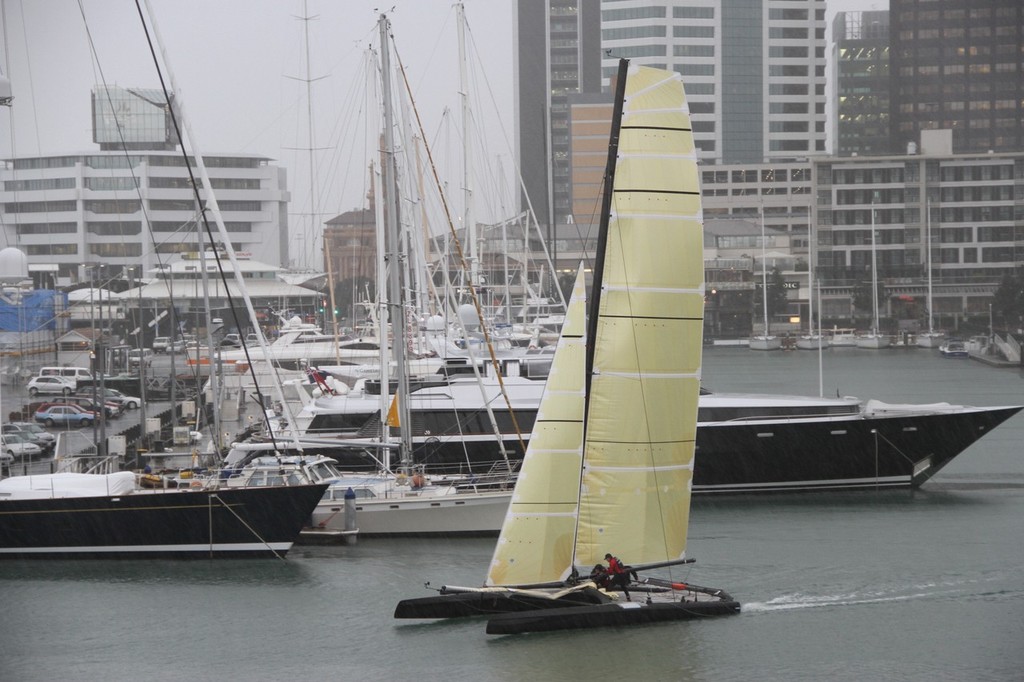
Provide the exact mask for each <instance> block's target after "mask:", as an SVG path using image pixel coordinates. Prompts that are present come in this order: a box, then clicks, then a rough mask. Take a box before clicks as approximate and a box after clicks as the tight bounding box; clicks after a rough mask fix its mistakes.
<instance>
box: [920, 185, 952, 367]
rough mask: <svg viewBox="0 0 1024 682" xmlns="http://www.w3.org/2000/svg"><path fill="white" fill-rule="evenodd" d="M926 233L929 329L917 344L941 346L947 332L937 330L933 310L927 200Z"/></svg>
mask: <svg viewBox="0 0 1024 682" xmlns="http://www.w3.org/2000/svg"><path fill="white" fill-rule="evenodd" d="M924 206H925V207H924V234H925V254H926V257H925V268H927V270H928V297H927V299H926V300H927V305H928V331H926V332H921V333H920V334H918V335H917V345H918V347H920V348H940V347H942V346H943V345H944V341H945V340H946V333H945V332H938V331H935V315H934V313H933V312H932V310H933V308H932V306H933V301H932V221H931V203H930V202H929V201H928V200H925V204H924Z"/></svg>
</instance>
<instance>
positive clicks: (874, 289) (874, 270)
mask: <svg viewBox="0 0 1024 682" xmlns="http://www.w3.org/2000/svg"><path fill="white" fill-rule="evenodd" d="M871 310H872V312H873V313H874V325H875V326H874V327H873V328H872V330H871V331H872V332H873V333H874V334H875V336H878V257H877V255H876V254H875V200H874V198H872V199H871Z"/></svg>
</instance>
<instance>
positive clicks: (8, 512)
mask: <svg viewBox="0 0 1024 682" xmlns="http://www.w3.org/2000/svg"><path fill="white" fill-rule="evenodd" d="M197 483H199V484H200V485H198V486H196V487H191V486H190V487H187V488H169V489H164V488H160V489H146V488H143V487H141V486H140V485H139V484H138V480H137V475H136V474H134V473H132V472H130V471H122V472H117V473H113V474H77V473H59V474H45V475H40V476H13V477H11V478H7V479H4V480H2V481H0V559H11V558H18V559H30V558H46V559H55V558H56V559H128V558H130V559H141V558H176V559H208V558H209V559H214V558H216V559H220V558H239V557H283V556H284V555H285V554H286V553H287V552H288V550H289V549H291V546H292V544H293V543H294V542H295V540H296V539H297V538H298V536H299V532H300V531H301V530H302V527H303V526H304V525H305V523H306V522H307V520H308V519H309V517H310V514H311V513H312V512H313V509H314V508H315V507H316V504H317V502H319V501H320V498H321V496H322V495H323V492H324V490H326V488H327V486H326V485H298V486H270V487H264V488H226V487H219V486H216V485H207V483H206V482H201V481H197Z"/></svg>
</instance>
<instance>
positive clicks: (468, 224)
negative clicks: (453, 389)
mask: <svg viewBox="0 0 1024 682" xmlns="http://www.w3.org/2000/svg"><path fill="white" fill-rule="evenodd" d="M455 15H456V16H457V17H458V26H459V88H460V89H461V91H462V92H461V93H460V94H461V96H462V195H463V202H464V206H463V213H462V226H463V228H464V229H465V231H466V240H467V241H468V242H469V283H470V285H471V286H474V287H475V286H479V285H480V254H479V253H478V252H477V250H478V248H479V245H478V244H477V243H476V226H475V225H474V224H473V220H474V218H473V189H472V187H470V175H471V173H472V157H471V156H470V152H469V138H470V134H469V130H470V127H471V125H472V123H471V119H470V116H471V112H470V110H469V78H468V74H467V73H466V9H465V7H463V5H462V3H461V2H459V3H456V5H455ZM480 322H481V324H483V320H481V321H480Z"/></svg>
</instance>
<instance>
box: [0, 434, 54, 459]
mask: <svg viewBox="0 0 1024 682" xmlns="http://www.w3.org/2000/svg"><path fill="white" fill-rule="evenodd" d="M0 450H2V451H3V452H4V453H6V454H8V455H10V456H11V457H14V458H17V459H21V460H25V459H31V458H32V457H38V456H39V455H41V454H43V449H42V448H41V447H39V446H38V445H36V444H35V443H33V442H32V441H29V440H25V439H24V438H22V437H21V436H16V435H14V434H13V433H4V434H0Z"/></svg>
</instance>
